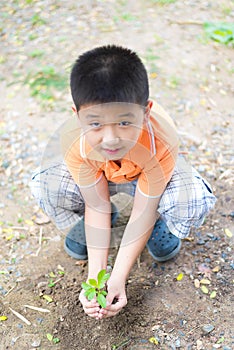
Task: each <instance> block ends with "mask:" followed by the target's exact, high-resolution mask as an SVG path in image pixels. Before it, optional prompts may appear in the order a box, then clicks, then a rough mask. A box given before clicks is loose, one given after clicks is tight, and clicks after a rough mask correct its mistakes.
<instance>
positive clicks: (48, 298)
mask: <svg viewBox="0 0 234 350" xmlns="http://www.w3.org/2000/svg"><path fill="white" fill-rule="evenodd" d="M43 298H44V299H45V300H46V301H47V302H48V303H52V301H53V299H52V298H51V297H50V296H49V295H46V294H45V295H43Z"/></svg>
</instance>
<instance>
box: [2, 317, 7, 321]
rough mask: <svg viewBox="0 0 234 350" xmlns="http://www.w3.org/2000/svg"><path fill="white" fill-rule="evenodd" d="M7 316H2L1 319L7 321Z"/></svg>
mask: <svg viewBox="0 0 234 350" xmlns="http://www.w3.org/2000/svg"><path fill="white" fill-rule="evenodd" d="M7 318H8V317H7V316H0V321H6V320H7Z"/></svg>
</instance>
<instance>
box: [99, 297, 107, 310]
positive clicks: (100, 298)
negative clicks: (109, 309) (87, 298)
mask: <svg viewBox="0 0 234 350" xmlns="http://www.w3.org/2000/svg"><path fill="white" fill-rule="evenodd" d="M97 301H98V304H99V305H100V306H101V307H102V308H103V309H104V308H105V307H106V298H105V297H104V295H102V294H101V293H98V295H97Z"/></svg>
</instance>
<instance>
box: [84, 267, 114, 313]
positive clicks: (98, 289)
mask: <svg viewBox="0 0 234 350" xmlns="http://www.w3.org/2000/svg"><path fill="white" fill-rule="evenodd" d="M109 278H110V274H109V273H106V270H101V271H100V272H99V273H98V275H97V280H95V279H93V278H91V279H89V280H88V282H83V283H82V284H81V287H82V288H83V289H84V290H85V293H84V295H85V296H86V298H87V299H88V300H92V299H93V298H94V297H96V300H97V302H98V304H99V305H100V306H101V307H102V308H103V309H104V308H105V307H106V295H107V291H106V282H107V281H108V279H109Z"/></svg>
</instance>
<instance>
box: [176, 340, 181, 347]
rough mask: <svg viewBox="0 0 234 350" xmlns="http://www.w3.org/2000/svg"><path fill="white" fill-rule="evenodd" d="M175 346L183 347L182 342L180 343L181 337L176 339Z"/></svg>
mask: <svg viewBox="0 0 234 350" xmlns="http://www.w3.org/2000/svg"><path fill="white" fill-rule="evenodd" d="M175 347H176V348H180V347H181V343H180V339H179V338H178V339H176V341H175Z"/></svg>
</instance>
